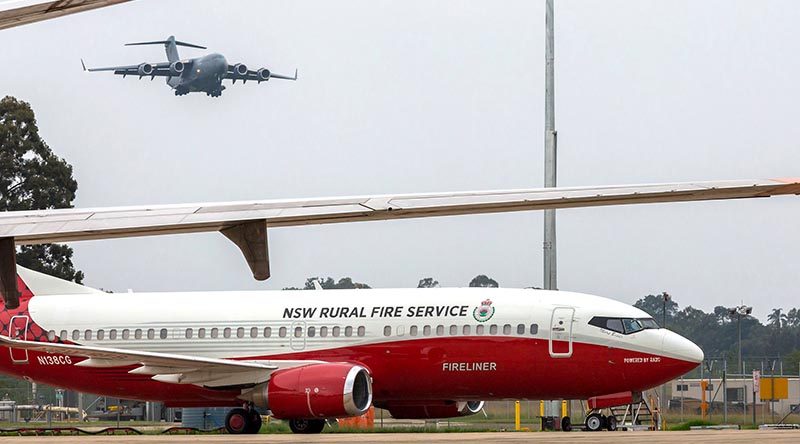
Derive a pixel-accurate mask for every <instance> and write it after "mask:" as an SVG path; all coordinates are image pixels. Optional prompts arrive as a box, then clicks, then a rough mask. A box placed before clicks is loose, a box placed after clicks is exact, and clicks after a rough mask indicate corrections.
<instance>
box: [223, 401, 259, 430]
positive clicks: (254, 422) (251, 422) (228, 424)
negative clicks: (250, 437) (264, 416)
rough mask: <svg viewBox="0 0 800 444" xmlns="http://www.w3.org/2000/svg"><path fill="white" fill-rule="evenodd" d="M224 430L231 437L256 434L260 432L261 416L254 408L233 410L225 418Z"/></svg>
mask: <svg viewBox="0 0 800 444" xmlns="http://www.w3.org/2000/svg"><path fill="white" fill-rule="evenodd" d="M225 430H227V431H228V433H230V434H231V435H241V434H256V433H258V431H259V430H261V415H260V414H259V413H258V412H257V411H256V409H255V408H254V407H250V408H235V409H233V410H231V411H230V412H228V415H227V416H226V417H225Z"/></svg>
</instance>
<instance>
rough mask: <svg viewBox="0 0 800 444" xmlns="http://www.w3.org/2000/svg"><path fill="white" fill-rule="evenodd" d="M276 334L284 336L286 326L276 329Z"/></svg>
mask: <svg viewBox="0 0 800 444" xmlns="http://www.w3.org/2000/svg"><path fill="white" fill-rule="evenodd" d="M278 336H280V337H282V338H285V337H286V327H281V328H279V329H278Z"/></svg>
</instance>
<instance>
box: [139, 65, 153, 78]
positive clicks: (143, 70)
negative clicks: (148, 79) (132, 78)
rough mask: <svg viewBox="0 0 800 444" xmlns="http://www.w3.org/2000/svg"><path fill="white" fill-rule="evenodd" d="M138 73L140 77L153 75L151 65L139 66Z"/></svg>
mask: <svg viewBox="0 0 800 444" xmlns="http://www.w3.org/2000/svg"><path fill="white" fill-rule="evenodd" d="M138 71H139V75H140V76H149V75H150V74H152V73H153V65H151V64H149V63H142V64H140V65H139V68H138Z"/></svg>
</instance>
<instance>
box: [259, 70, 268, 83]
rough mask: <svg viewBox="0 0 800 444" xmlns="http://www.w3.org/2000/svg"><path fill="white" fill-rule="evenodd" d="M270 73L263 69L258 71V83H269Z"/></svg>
mask: <svg viewBox="0 0 800 444" xmlns="http://www.w3.org/2000/svg"><path fill="white" fill-rule="evenodd" d="M270 74H271V73H270V72H269V70H268V69H267V68H261V69H259V70H258V81H259V82H261V81H267V80H269V76H270Z"/></svg>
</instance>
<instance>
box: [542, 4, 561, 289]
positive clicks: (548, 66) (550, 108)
mask: <svg viewBox="0 0 800 444" xmlns="http://www.w3.org/2000/svg"><path fill="white" fill-rule="evenodd" d="M545 9H546V11H545V55H544V58H545V82H544V83H545V85H544V95H545V97H544V186H545V188H552V187H555V186H556V110H555V103H556V102H555V94H556V91H555V89H556V88H555V86H556V80H555V62H554V59H555V44H554V41H555V37H554V26H553V21H554V20H553V0H547V1H546V6H545ZM543 250H544V285H543V286H544V289H545V290H557V289H558V284H557V282H556V210H544V242H543Z"/></svg>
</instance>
